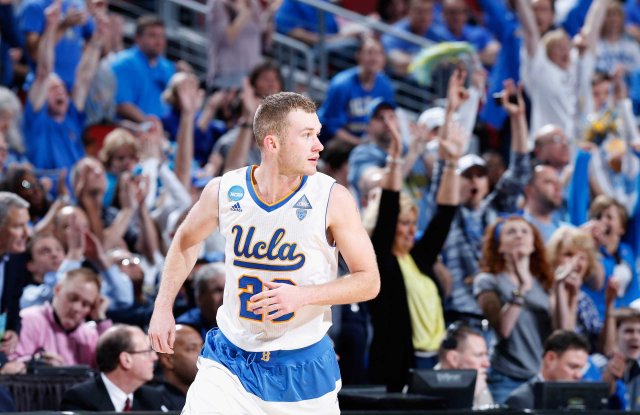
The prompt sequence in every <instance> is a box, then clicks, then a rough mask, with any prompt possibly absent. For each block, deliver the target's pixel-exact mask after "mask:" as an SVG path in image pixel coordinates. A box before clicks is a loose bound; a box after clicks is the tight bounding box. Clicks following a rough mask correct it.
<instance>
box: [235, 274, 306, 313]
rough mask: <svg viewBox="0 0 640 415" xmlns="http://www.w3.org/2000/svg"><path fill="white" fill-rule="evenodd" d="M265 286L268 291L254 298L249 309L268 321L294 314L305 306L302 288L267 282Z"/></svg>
mask: <svg viewBox="0 0 640 415" xmlns="http://www.w3.org/2000/svg"><path fill="white" fill-rule="evenodd" d="M264 286H265V287H266V288H267V289H266V290H264V291H262V292H259V293H258V294H256V295H254V296H252V297H251V299H250V301H249V304H248V306H247V309H248V310H249V311H252V312H254V313H256V314H263V315H264V316H265V320H267V321H270V320H275V319H277V318H280V317H282V316H284V315H285V314H289V313H293V312H295V311H297V310H298V309H300V307H302V306H303V305H304V304H305V298H306V297H305V295H304V290H302V289H301V288H300V287H297V286H295V285H291V284H282V283H278V282H265V283H264ZM269 313H272V314H269Z"/></svg>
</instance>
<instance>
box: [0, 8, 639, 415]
mask: <svg viewBox="0 0 640 415" xmlns="http://www.w3.org/2000/svg"><path fill="white" fill-rule="evenodd" d="M206 3H207V6H206V10H207V16H206V27H207V31H206V33H205V36H206V40H207V44H206V46H207V47H206V50H207V62H208V67H207V71H206V73H203V74H197V73H195V71H194V70H193V68H192V67H191V66H190V65H189V64H188V63H187V62H184V61H179V60H178V61H176V60H173V59H171V58H170V57H168V56H167V54H166V46H167V41H168V39H167V31H166V29H165V24H164V22H163V21H162V20H161V19H160V18H159V17H158V16H155V15H147V16H142V17H139V18H138V19H137V21H135V25H134V26H135V27H134V30H133V36H132V39H131V42H132V43H131V44H130V45H129V46H128V47H125V43H127V42H125V36H124V26H125V24H124V21H123V18H122V17H121V16H119V15H115V14H113V13H112V12H111V11H110V10H109V5H108V1H105V0H86V1H77V0H22V1H13V0H0V312H1V313H0V336H1V339H2V341H1V342H0V374H20V373H25V372H26V371H27V370H28V368H29V367H31V366H33V365H35V364H37V365H45V366H70V365H86V366H87V367H90V368H93V369H95V370H97V372H98V374H97V375H96V376H95V377H94V378H93V379H91V380H89V381H87V382H85V383H83V384H80V385H77V386H75V387H73V388H72V389H70V390H68V391H67V392H66V393H65V395H64V397H63V400H62V402H61V409H63V410H89V411H114V410H115V411H128V410H157V411H165V410H180V409H181V408H182V406H183V404H184V399H185V395H186V391H187V389H188V387H189V385H190V383H191V382H192V381H193V379H194V378H195V375H196V359H197V356H198V352H199V350H200V348H201V347H202V342H203V340H204V338H205V335H206V333H207V331H208V330H209V329H211V328H212V327H216V312H217V309H218V307H219V306H220V304H221V303H222V298H223V294H224V291H225V287H224V283H225V276H224V266H223V265H222V262H221V261H222V260H223V256H224V240H223V239H222V237H221V236H220V235H219V234H217V233H214V234H213V235H211V236H210V237H209V238H208V239H207V240H206V241H205V243H203V244H202V246H201V247H200V248H199V249H200V252H199V255H198V257H199V259H198V263H197V266H196V268H195V269H194V271H193V273H192V275H191V276H190V278H189V279H188V280H187V283H186V284H185V286H184V287H183V289H182V291H181V293H180V295H179V298H178V301H177V302H176V305H175V314H176V316H177V318H176V322H177V323H178V326H177V330H176V339H175V353H174V354H173V355H162V356H158V355H157V354H156V353H155V352H154V351H153V350H151V349H150V346H149V343H148V340H147V338H146V336H145V332H144V330H146V326H147V324H148V321H149V318H150V315H151V312H152V310H153V304H154V298H155V295H156V294H157V288H158V285H159V279H160V274H161V270H162V267H163V258H164V254H165V253H166V252H167V249H168V246H169V244H170V243H171V240H172V236H173V235H174V233H175V232H176V229H177V228H178V227H179V226H180V223H181V221H182V220H183V219H184V217H185V215H186V213H187V212H188V210H189V209H190V207H191V206H192V204H193V203H194V202H195V201H196V200H197V199H198V197H199V194H200V192H201V191H202V189H203V188H204V186H205V185H206V184H207V183H208V182H209V180H211V179H212V178H213V177H216V176H219V175H221V174H224V173H225V172H228V171H230V170H234V169H237V168H240V167H243V166H246V165H249V164H259V163H260V153H259V151H258V150H257V147H256V143H255V140H254V134H253V118H254V115H255V112H256V110H257V108H258V106H259V105H260V102H261V99H263V98H264V97H266V96H268V95H270V94H273V93H277V92H280V91H282V90H283V89H284V83H283V77H282V73H281V68H280V66H279V64H278V63H277V60H273V59H272V60H265V59H264V58H263V56H265V55H269V56H273V54H272V51H271V46H272V43H273V36H274V33H275V32H276V31H277V32H278V33H281V34H283V35H286V36H289V37H291V38H293V39H295V40H297V41H300V42H303V43H305V44H307V45H308V46H310V47H311V48H314V50H320V48H326V50H328V51H329V52H330V56H331V53H332V52H333V51H336V50H341V51H343V52H346V53H348V54H351V55H352V56H353V58H354V60H355V62H356V64H355V66H353V67H352V68H349V69H346V70H344V71H341V72H339V73H337V74H335V75H334V76H333V77H332V79H331V80H330V82H329V84H328V89H327V92H326V94H325V95H324V97H323V98H322V100H321V102H318V116H319V118H320V120H321V122H322V124H323V129H322V133H321V139H322V141H323V144H324V147H325V149H324V151H323V153H322V155H321V156H322V163H321V171H322V172H324V173H326V174H329V175H331V176H332V177H334V178H335V179H336V181H337V182H338V183H340V184H342V185H344V186H346V187H348V188H349V189H350V190H351V191H352V193H353V195H354V197H355V198H356V200H357V202H358V205H359V207H360V208H361V212H362V220H363V222H364V224H365V227H366V228H367V230H368V231H369V233H370V236H371V239H372V241H373V245H374V248H375V251H376V255H377V260H378V266H379V270H380V275H381V291H380V294H379V296H378V297H377V298H376V299H374V300H372V301H370V302H368V303H361V304H347V305H342V306H336V307H334V315H333V320H334V321H333V322H334V326H333V328H332V329H331V331H330V335H331V336H332V338H333V340H334V343H335V347H336V351H337V353H338V355H339V356H340V361H339V363H340V366H341V371H342V379H343V383H344V384H345V385H349V384H365V383H375V384H382V385H385V386H386V387H387V390H389V391H392V392H394V391H401V390H403V388H404V387H405V385H406V384H407V381H408V379H409V370H410V369H411V368H426V369H430V368H435V369H475V370H477V373H478V375H477V382H476V393H475V399H474V408H486V407H490V406H492V405H502V404H505V403H506V404H507V405H509V406H511V407H513V408H532V407H533V405H534V402H533V384H534V383H535V382H537V381H594V380H596V381H604V382H608V383H609V384H610V397H609V404H610V406H611V408H615V409H634V410H636V409H640V281H639V279H638V278H639V276H638V263H639V262H638V259H639V255H640V208H639V202H640V131H639V129H638V118H637V115H638V114H640V44H639V43H638V42H639V41H640V3H638V2H637V1H636V0H628V1H627V3H626V4H622V3H620V2H619V0H576V1H567V2H562V3H563V4H562V13H561V12H560V10H559V9H560V8H559V7H557V6H558V4H555V3H560V2H555V3H554V2H553V1H552V0H514V1H511V2H507V1H503V0H479V1H478V2H468V1H465V0H442V1H438V0H379V1H378V2H377V3H376V5H377V7H372V8H373V9H376V10H377V13H374V15H372V16H371V17H372V18H375V19H378V20H380V21H382V22H384V23H387V24H389V25H392V26H394V27H395V30H400V31H406V32H408V33H412V34H414V35H417V36H420V37H423V38H425V39H427V40H428V41H429V42H432V43H433V44H434V45H435V44H437V43H442V42H466V43H468V44H469V45H471V47H472V49H471V50H472V51H473V52H472V53H473V56H472V59H471V60H470V61H466V60H460V62H458V63H457V64H454V65H453V66H451V62H449V61H447V62H446V63H445V64H444V65H449V69H450V70H449V73H451V75H450V76H449V77H448V81H447V83H446V86H445V87H444V88H443V89H444V90H445V91H446V97H444V98H445V99H444V100H438V101H437V104H438V105H436V103H435V102H425V103H424V112H423V113H422V114H416V116H415V117H414V118H415V120H416V121H415V122H414V121H412V120H411V119H412V118H411V116H407V112H406V111H405V110H404V109H402V108H400V107H398V102H400V100H397V99H396V98H397V93H398V91H396V90H395V88H394V80H395V79H398V78H399V77H402V78H404V79H405V80H407V82H409V83H411V84H413V85H417V84H416V80H415V79H414V78H413V74H412V73H411V71H410V69H409V68H410V64H411V62H412V60H413V59H414V57H415V56H416V55H417V54H419V53H420V52H421V51H422V48H421V47H418V46H416V45H415V44H413V43H411V42H408V41H406V40H404V39H400V38H397V37H394V36H393V33H386V34H384V35H380V34H379V33H374V32H373V31H372V30H371V29H370V28H367V27H361V26H359V25H354V24H348V23H347V22H345V21H344V20H343V19H341V18H339V17H337V16H334V15H332V14H326V15H325V16H324V18H323V19H320V20H319V19H318V12H317V10H316V9H315V8H313V7H312V6H309V5H307V4H304V3H300V2H298V1H296V0H261V1H258V0H208V1H207V2H206ZM568 3H570V4H568ZM319 21H323V22H324V28H322V30H321V28H320V27H319ZM289 69H291V68H289ZM343 268H344V265H343ZM341 271H342V272H345V273H346V269H342V270H341ZM227 294H228V295H235V294H234V293H233V292H231V293H229V292H228V293H227ZM0 398H1V399H0V404H2V402H4V401H7V402H8V400H7V399H5V397H4V392H3V391H2V390H0ZM7 405H9V406H8V408H9V407H10V403H9V402H8V403H7Z"/></svg>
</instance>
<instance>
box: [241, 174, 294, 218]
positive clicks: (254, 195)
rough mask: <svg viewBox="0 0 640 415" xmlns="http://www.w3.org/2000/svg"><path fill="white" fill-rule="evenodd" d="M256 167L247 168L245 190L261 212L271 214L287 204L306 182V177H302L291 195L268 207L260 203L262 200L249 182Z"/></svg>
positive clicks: (266, 204)
mask: <svg viewBox="0 0 640 415" xmlns="http://www.w3.org/2000/svg"><path fill="white" fill-rule="evenodd" d="M256 167H258V166H256V165H253V166H249V167H247V175H246V176H247V177H246V182H247V189H248V190H249V195H251V198H252V199H253V201H254V202H256V205H258V206H260V207H261V208H262V209H263V210H265V211H267V212H273V211H274V210H276V209H278V208H279V207H280V206H282V205H284V204H285V203H287V202H288V201H289V200H290V199H291V198H292V197H293V196H295V194H296V193H298V191H299V190H300V189H302V186H304V184H305V183H306V182H307V176H302V179H301V180H300V184H299V185H298V187H296V188H295V189H294V190H293V191H292V192H291V193H289V195H287V196H285V197H284V198H283V199H280V200H279V201H277V202H276V203H274V204H272V205H270V204H268V203H266V202H264V201H262V199H260V196H258V194H257V193H256V190H255V188H254V187H253V180H251V176H253V171H254V170H255V168H256Z"/></svg>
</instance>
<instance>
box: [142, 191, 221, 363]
mask: <svg viewBox="0 0 640 415" xmlns="http://www.w3.org/2000/svg"><path fill="white" fill-rule="evenodd" d="M219 188H220V178H216V179H214V180H212V181H211V182H210V183H209V184H207V186H206V187H205V188H204V190H203V191H202V195H201V196H200V199H199V200H198V202H196V204H195V205H194V206H193V207H192V208H191V210H190V211H189V214H188V215H187V217H186V219H185V220H184V222H183V223H182V224H181V225H180V227H179V228H178V230H177V232H176V234H175V236H174V238H173V241H172V242H171V246H170V247H169V252H167V258H166V262H165V264H164V270H163V272H162V279H161V281H160V290H159V291H158V296H157V298H156V302H155V305H154V309H153V315H152V316H151V322H150V323H149V339H150V340H151V346H152V347H153V349H154V350H155V351H157V352H160V353H173V342H174V336H175V319H174V317H173V311H172V310H173V302H174V301H175V298H176V295H177V294H178V291H179V290H180V287H182V284H183V283H184V281H185V279H186V278H187V276H188V275H189V272H191V269H192V268H193V266H194V264H195V263H196V260H197V259H198V253H199V252H200V246H201V244H202V241H203V240H204V239H205V238H206V237H207V236H209V234H211V233H212V232H213V231H214V230H215V229H216V227H217V226H218V189H219Z"/></svg>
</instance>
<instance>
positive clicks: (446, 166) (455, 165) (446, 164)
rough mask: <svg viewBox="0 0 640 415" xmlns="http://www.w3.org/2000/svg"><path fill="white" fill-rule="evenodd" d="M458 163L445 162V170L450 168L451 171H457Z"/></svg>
mask: <svg viewBox="0 0 640 415" xmlns="http://www.w3.org/2000/svg"><path fill="white" fill-rule="evenodd" d="M457 165H458V163H456V162H455V161H451V160H445V161H444V167H445V168H449V169H455V168H456V167H457Z"/></svg>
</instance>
